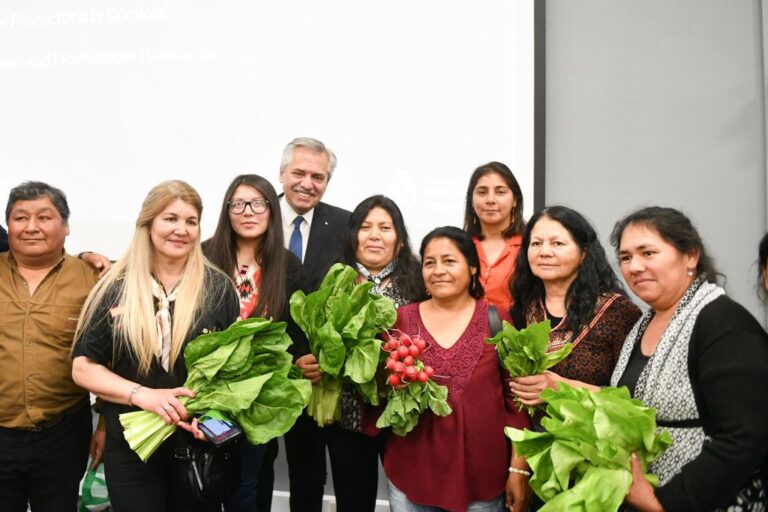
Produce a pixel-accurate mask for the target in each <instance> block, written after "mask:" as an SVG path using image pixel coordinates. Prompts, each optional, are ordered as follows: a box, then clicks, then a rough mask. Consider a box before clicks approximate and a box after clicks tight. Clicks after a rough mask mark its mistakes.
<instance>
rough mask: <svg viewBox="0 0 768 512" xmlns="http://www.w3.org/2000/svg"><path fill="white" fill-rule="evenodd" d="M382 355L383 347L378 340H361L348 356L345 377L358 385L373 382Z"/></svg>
mask: <svg viewBox="0 0 768 512" xmlns="http://www.w3.org/2000/svg"><path fill="white" fill-rule="evenodd" d="M380 353H381V345H380V344H379V342H378V341H377V340H373V339H369V340H361V341H360V342H359V343H357V344H356V345H355V346H354V347H353V348H351V349H350V350H349V353H348V354H347V364H346V365H344V375H345V376H347V377H349V378H350V379H352V382H355V383H357V384H363V383H365V382H370V381H372V380H373V377H374V376H375V375H376V368H377V366H378V365H379V354H380Z"/></svg>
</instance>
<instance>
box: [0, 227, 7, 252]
mask: <svg viewBox="0 0 768 512" xmlns="http://www.w3.org/2000/svg"><path fill="white" fill-rule="evenodd" d="M7 250H8V233H6V232H5V229H4V228H3V227H2V226H0V252H5V251H7Z"/></svg>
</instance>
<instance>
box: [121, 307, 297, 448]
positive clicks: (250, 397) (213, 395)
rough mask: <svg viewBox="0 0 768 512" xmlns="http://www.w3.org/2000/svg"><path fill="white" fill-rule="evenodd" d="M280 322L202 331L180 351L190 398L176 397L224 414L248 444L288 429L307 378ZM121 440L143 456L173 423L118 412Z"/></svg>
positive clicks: (197, 409) (197, 410) (195, 410)
mask: <svg viewBox="0 0 768 512" xmlns="http://www.w3.org/2000/svg"><path fill="white" fill-rule="evenodd" d="M291 343H292V342H291V339H290V338H289V337H288V335H287V334H286V333H285V322H271V321H269V320H264V319H262V318H251V319H247V320H243V321H240V322H235V323H234V324H232V326H230V327H229V328H228V329H226V330H223V331H218V332H211V333H207V334H203V335H202V336H199V337H198V338H196V339H194V340H193V341H191V342H190V343H189V344H188V345H187V347H186V349H185V350H184V360H185V363H186V366H187V372H188V375H187V380H186V382H185V383H184V387H186V388H189V389H191V390H192V391H195V392H196V393H197V395H196V396H195V397H194V398H187V397H180V398H179V400H180V401H181V402H182V403H184V407H186V409H187V411H188V412H189V414H195V415H197V414H201V415H205V416H211V417H218V418H223V419H229V420H232V421H234V422H235V423H237V424H238V425H239V426H240V428H241V429H242V430H243V432H244V433H245V435H246V437H247V438H248V441H249V442H250V443H251V444H263V443H266V442H267V441H269V440H270V439H273V438H275V437H278V436H281V435H283V434H284V433H285V432H287V431H288V430H289V429H290V428H291V427H292V426H293V424H294V423H295V422H296V419H297V418H298V417H299V415H300V414H301V411H302V410H303V409H304V407H305V406H306V405H307V403H308V402H309V397H310V394H311V392H312V388H311V385H310V383H309V381H307V380H305V379H303V378H302V376H301V372H300V371H299V370H298V368H296V367H294V366H293V365H292V364H291V361H292V358H291V355H290V354H289V353H288V351H287V349H288V347H289V346H290V345H291ZM120 423H121V424H122V425H123V428H124V429H125V430H124V433H123V435H124V436H125V439H126V441H128V444H129V445H130V447H131V448H132V449H133V450H134V451H135V452H136V453H137V454H138V455H139V457H140V458H141V460H143V461H145V460H147V459H148V458H149V456H150V455H152V453H153V452H154V451H155V450H156V449H157V447H158V446H160V444H161V443H162V442H163V441H164V440H165V439H167V438H168V437H169V436H170V435H171V434H172V433H173V431H174V430H176V426H175V425H173V424H171V425H166V424H165V422H164V421H163V420H162V418H161V417H160V416H158V415H157V414H155V413H153V412H149V411H136V412H129V413H125V414H121V415H120Z"/></svg>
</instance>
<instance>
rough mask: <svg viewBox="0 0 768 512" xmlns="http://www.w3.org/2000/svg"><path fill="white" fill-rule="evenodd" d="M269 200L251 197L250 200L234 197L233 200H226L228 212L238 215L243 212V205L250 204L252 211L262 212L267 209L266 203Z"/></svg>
mask: <svg viewBox="0 0 768 512" xmlns="http://www.w3.org/2000/svg"><path fill="white" fill-rule="evenodd" d="M268 204H269V201H267V200H266V199H251V200H250V201H243V200H242V199H235V200H234V201H227V206H229V212H230V213H234V214H235V215H239V214H241V213H243V212H245V207H246V206H250V207H251V211H252V212H253V213H264V212H265V211H267V205H268Z"/></svg>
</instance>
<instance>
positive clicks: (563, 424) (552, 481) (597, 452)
mask: <svg viewBox="0 0 768 512" xmlns="http://www.w3.org/2000/svg"><path fill="white" fill-rule="evenodd" d="M541 399H542V400H543V401H544V402H546V403H547V407H546V414H547V416H546V417H545V418H543V419H542V420H541V425H542V427H544V429H545V432H532V431H530V430H518V429H513V428H509V427H507V428H506V429H505V432H506V434H507V436H508V437H509V438H510V439H512V444H513V446H514V449H515V453H516V454H517V455H519V456H524V457H526V458H527V460H528V464H529V465H530V466H531V469H532V471H533V476H532V477H531V480H530V483H531V487H532V488H533V490H534V491H535V492H536V494H537V495H538V496H539V497H540V498H541V499H542V500H544V501H545V502H546V505H545V506H544V507H542V508H541V509H540V510H541V511H544V512H547V511H561V510H568V511H574V512H576V511H585V512H586V511H592V510H600V511H611V510H618V509H619V507H620V506H621V504H622V502H623V501H624V497H625V496H626V495H627V493H628V492H629V487H630V486H631V485H632V468H631V465H630V457H631V455H632V453H633V452H634V453H636V454H637V456H638V459H639V460H640V462H641V464H642V465H643V467H644V468H647V467H648V464H650V463H651V462H653V461H654V460H656V459H657V458H658V457H659V456H660V455H661V454H662V453H663V452H664V450H666V449H667V448H668V447H669V446H670V445H671V444H672V438H671V437H670V435H669V433H668V432H663V433H661V434H657V433H656V410H655V409H652V408H649V407H645V406H644V405H643V403H642V402H641V401H640V400H636V399H633V398H631V397H630V395H629V391H628V390H627V388H612V387H608V388H603V389H602V390H600V391H598V392H590V391H587V390H586V389H582V388H572V387H570V386H568V385H567V384H565V383H559V388H558V389H557V390H552V389H546V390H544V391H542V393H541ZM647 476H648V478H649V480H650V481H651V483H652V484H654V485H656V484H657V483H658V479H657V478H656V477H655V475H647Z"/></svg>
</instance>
